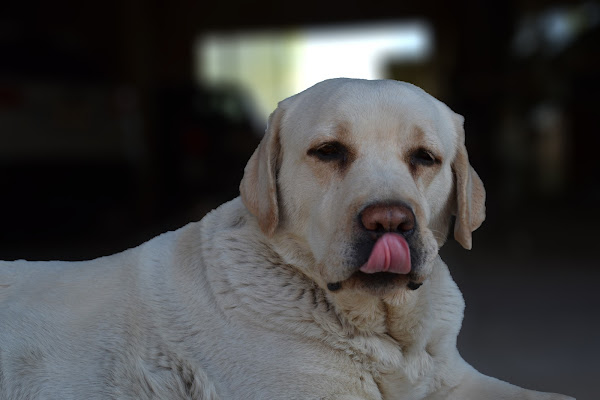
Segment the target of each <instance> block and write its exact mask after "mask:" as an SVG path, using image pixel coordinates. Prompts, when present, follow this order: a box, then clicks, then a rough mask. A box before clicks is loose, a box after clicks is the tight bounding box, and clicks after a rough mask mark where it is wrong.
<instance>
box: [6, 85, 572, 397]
mask: <svg viewBox="0 0 600 400" xmlns="http://www.w3.org/2000/svg"><path fill="white" fill-rule="evenodd" d="M462 123H463V119H462V117H460V116H459V115H457V114H455V113H453V112H452V111H451V110H450V109H449V108H448V107H447V106H445V105H444V104H443V103H441V102H439V101H438V100H436V99H434V98H433V97H431V96H429V95H428V94H426V93H425V92H424V91H422V90H420V89H418V88H417V87H415V86H412V85H410V84H407V83H401V82H395V81H361V80H349V79H335V80H329V81H325V82H322V83H319V84H317V85H316V86H314V87H312V88H310V89H308V90H306V91H304V92H302V93H300V94H298V95H296V96H293V97H291V98H289V99H287V100H284V101H282V102H281V103H280V105H279V107H278V108H277V109H276V110H275V112H274V113H273V114H272V116H271V119H270V123H269V128H268V130H267V132H266V134H265V136H264V138H263V140H262V142H261V144H260V146H259V147H258V149H257V150H256V152H255V153H254V155H253V156H252V158H251V159H250V161H249V162H248V165H247V167H246V169H245V175H244V178H243V180H242V183H241V186H240V191H241V197H240V198H236V199H234V200H232V201H231V202H229V203H227V204H224V205H223V206H221V207H219V208H218V209H216V210H215V211H213V212H211V213H210V214H208V215H207V216H206V217H205V218H204V219H202V221H200V222H198V223H193V224H190V225H188V226H186V227H184V228H181V229H179V230H178V231H175V232H170V233H166V234H163V235H161V236H159V237H157V238H155V239H152V240H150V241H149V242H147V243H144V244H142V245H141V246H139V247H137V248H134V249H131V250H127V251H125V252H123V253H120V254H116V255H113V256H109V257H103V258H99V259H96V260H92V261H86V262H74V263H67V262H25V261H17V262H7V263H2V264H0V267H1V268H0V398H1V399H11V400H12V399H234V400H237V399H346V400H349V399H373V400H375V399H386V400H388V399H402V400H410V399H456V400H465V399H467V400H468V399H489V400H496V399H537V400H542V399H548V400H550V399H553V400H558V399H568V397H565V396H562V395H557V394H545V393H539V392H534V391H529V390H525V389H521V388H519V387H516V386H513V385H510V384H508V383H504V382H501V381H499V380H496V379H494V378H490V377H486V376H484V375H482V374H480V373H479V372H477V371H476V370H475V369H473V368H472V367H471V366H470V365H469V364H467V363H466V362H465V361H463V359H462V358H461V356H460V355H459V353H458V351H457V349H456V336H457V334H458V331H459V329H460V325H461V320H462V316H463V308H464V303H463V298H462V296H461V294H460V292H459V290H458V288H457V287H456V285H455V283H454V282H453V281H452V278H451V277H450V274H449V272H448V268H447V267H446V265H445V264H444V263H443V262H442V260H441V259H440V258H439V256H438V250H439V248H440V246H442V244H443V243H444V241H445V240H446V233H447V231H448V229H449V226H450V224H451V217H452V216H453V215H454V216H456V223H455V229H454V237H455V238H456V240H458V242H459V243H460V244H461V245H462V246H463V247H465V248H467V249H468V248H470V247H471V232H473V230H475V229H476V228H477V227H478V226H479V225H480V224H481V223H482V221H483V220H484V216H485V211H484V200H485V192H484V188H483V185H482V183H481V180H480V179H479V177H478V176H477V174H476V173H475V171H474V170H473V169H472V168H471V166H470V164H469V161H468V157H467V151H466V149H465V146H464V134H463V128H462Z"/></svg>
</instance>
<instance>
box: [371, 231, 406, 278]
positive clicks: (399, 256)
mask: <svg viewBox="0 0 600 400" xmlns="http://www.w3.org/2000/svg"><path fill="white" fill-rule="evenodd" d="M360 270H361V271H362V272H364V273H367V274H374V273H376V272H392V273H394V274H408V273H409V272H410V250H409V248H408V243H406V240H405V239H404V238H403V237H402V236H400V235H398V234H396V233H386V234H384V235H383V236H382V237H380V238H379V240H377V242H376V243H375V246H373V250H371V255H370V256H369V260H367V262H366V263H365V265H363V266H362V267H360Z"/></svg>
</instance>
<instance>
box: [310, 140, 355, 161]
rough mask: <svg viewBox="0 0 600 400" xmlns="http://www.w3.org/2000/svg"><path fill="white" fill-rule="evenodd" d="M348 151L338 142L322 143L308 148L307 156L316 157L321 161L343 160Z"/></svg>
mask: <svg viewBox="0 0 600 400" xmlns="http://www.w3.org/2000/svg"><path fill="white" fill-rule="evenodd" d="M347 154H348V151H347V149H346V147H344V145H343V144H341V143H339V142H327V143H322V144H320V145H318V146H316V147H313V148H312V149H310V150H308V155H309V156H314V157H317V158H318V159H319V160H321V161H344V160H345V159H346V157H347Z"/></svg>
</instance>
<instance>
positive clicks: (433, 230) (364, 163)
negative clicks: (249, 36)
mask: <svg viewBox="0 0 600 400" xmlns="http://www.w3.org/2000/svg"><path fill="white" fill-rule="evenodd" d="M240 191H241V196H242V200H243V202H244V204H245V205H246V207H247V208H248V210H249V211H250V212H251V213H252V214H253V215H254V216H256V218H257V220H258V223H259V226H260V228H261V230H262V231H263V233H264V234H265V235H267V236H269V237H271V238H272V240H273V243H276V244H277V246H278V247H279V250H280V251H281V252H282V253H284V258H285V259H286V260H287V261H288V262H290V263H292V264H294V265H296V266H297V267H299V268H301V269H302V270H303V272H304V273H305V274H307V275H308V276H309V277H311V278H312V279H313V280H314V281H315V282H317V284H319V285H320V286H321V287H323V288H327V289H328V290H330V291H338V290H344V289H354V290H361V291H363V292H366V293H369V294H373V295H385V294H386V293H389V292H390V291H396V290H399V289H404V288H408V289H417V288H418V287H419V286H420V284H421V283H422V282H423V281H424V280H425V279H426V278H427V277H428V275H429V274H430V273H431V268H432V265H433V260H434V258H435V257H436V255H437V253H438V250H439V248H440V246H441V245H442V244H443V243H444V242H445V240H446V234H447V232H448V230H449V226H450V224H451V219H452V218H451V217H452V216H453V215H455V216H456V222H455V229H454V237H455V239H456V240H457V241H458V242H459V243H460V244H461V245H462V246H463V247H465V248H467V249H470V248H471V233H472V232H473V231H474V230H475V229H477V228H478V227H479V225H480V224H481V223H482V222H483V220H484V218H485V206H484V201H485V191H484V188H483V184H482V183H481V180H480V179H479V177H478V176H477V174H476V173H475V171H474V170H473V168H472V167H471V165H470V164H469V160H468V156H467V151H466V148H465V145H464V131H463V118H462V117H461V116H459V115H458V114H455V113H454V112H453V111H451V110H450V109H449V108H448V107H447V106H446V105H445V104H443V103H442V102H440V101H438V100H436V99H435V98H433V97H431V96H430V95H428V94H427V93H425V92H424V91H423V90H421V89H419V88H417V87H415V86H413V85H410V84H407V83H403V82H396V81H363V80H351V79H334V80H329V81H324V82H321V83H319V84H317V85H315V86H313V87H311V88H310V89H307V90H306V91H304V92H302V93H300V94H297V95H295V96H293V97H290V98H288V99H286V100H284V101H282V102H281V103H280V104H279V107H278V108H277V109H276V110H275V111H274V112H273V114H272V115H271V117H270V120H269V127H268V129H267V132H266V134H265V136H264V138H263V139H262V142H261V144H260V145H259V147H258V148H257V149H256V151H255V152H254V154H253V156H252V158H251V159H250V161H249V162H248V165H247V166H246V169H245V174H244V178H243V180H242V183H241V185H240Z"/></svg>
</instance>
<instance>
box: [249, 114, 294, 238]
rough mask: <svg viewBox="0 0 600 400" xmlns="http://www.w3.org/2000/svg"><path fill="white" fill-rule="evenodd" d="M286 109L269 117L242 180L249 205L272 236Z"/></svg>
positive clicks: (276, 208) (264, 230)
mask: <svg viewBox="0 0 600 400" xmlns="http://www.w3.org/2000/svg"><path fill="white" fill-rule="evenodd" d="M282 117H283V110H282V109H281V107H279V108H277V109H276V110H275V111H273V113H272V114H271V116H270V117H269V123H268V127H267V131H266V132H265V135H264V136H263V138H262V140H261V142H260V144H259V145H258V147H257V148H256V150H255V151H254V154H252V157H250V160H249V161H248V164H246V168H245V169H244V177H243V178H242V182H241V183H240V194H241V196H242V201H243V202H244V205H245V206H246V208H247V209H248V210H249V211H250V212H251V213H252V214H253V215H254V216H255V217H256V218H257V219H258V225H259V226H260V229H261V230H262V231H263V233H264V234H265V235H267V236H272V235H273V233H274V232H275V229H276V228H277V225H278V224H279V207H278V205H277V166H278V159H279V155H280V145H279V129H280V125H281V119H282Z"/></svg>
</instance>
